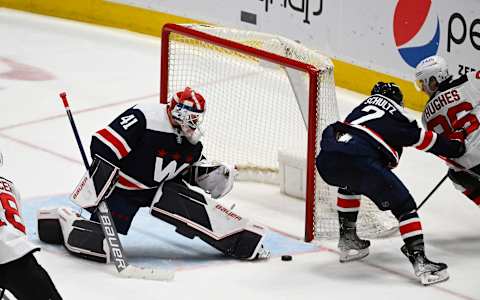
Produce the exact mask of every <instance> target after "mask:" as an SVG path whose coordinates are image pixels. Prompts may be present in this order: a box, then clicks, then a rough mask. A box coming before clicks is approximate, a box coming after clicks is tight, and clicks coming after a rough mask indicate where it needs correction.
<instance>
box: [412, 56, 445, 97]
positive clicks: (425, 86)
mask: <svg viewBox="0 0 480 300" xmlns="http://www.w3.org/2000/svg"><path fill="white" fill-rule="evenodd" d="M448 77H450V74H449V73H448V66H447V62H446V61H445V59H444V58H443V57H441V56H438V55H434V56H430V57H427V58H425V59H424V60H422V61H421V62H420V63H418V65H417V67H416V68H415V87H416V88H417V90H419V91H425V92H426V93H427V94H429V95H433V94H434V93H435V92H436V90H437V88H434V87H435V86H438V84H439V83H441V82H442V81H445V80H446V79H448ZM435 80H436V83H435V82H434V81H435Z"/></svg>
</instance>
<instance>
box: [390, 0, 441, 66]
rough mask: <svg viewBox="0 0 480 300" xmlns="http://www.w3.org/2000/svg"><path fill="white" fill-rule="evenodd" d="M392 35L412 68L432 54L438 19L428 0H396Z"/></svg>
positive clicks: (438, 38) (434, 52) (436, 45)
mask: <svg viewBox="0 0 480 300" xmlns="http://www.w3.org/2000/svg"><path fill="white" fill-rule="evenodd" d="M393 36H394V39H395V45H396V46H397V50H398V52H399V53H400V56H401V57H402V59H403V60H404V61H405V62H406V63H407V64H408V65H409V66H411V67H412V68H415V67H416V66H417V64H418V63H419V62H420V61H421V60H422V59H423V58H425V57H427V56H431V55H435V54H436V53H437V50H438V46H439V42H440V21H439V18H438V15H436V14H435V13H434V12H432V1H431V0H416V1H411V0H399V1H398V3H397V6H396V7H395V13H394V16H393Z"/></svg>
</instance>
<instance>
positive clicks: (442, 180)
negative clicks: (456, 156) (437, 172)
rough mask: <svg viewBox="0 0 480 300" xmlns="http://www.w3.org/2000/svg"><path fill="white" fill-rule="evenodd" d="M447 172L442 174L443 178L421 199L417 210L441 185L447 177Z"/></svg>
mask: <svg viewBox="0 0 480 300" xmlns="http://www.w3.org/2000/svg"><path fill="white" fill-rule="evenodd" d="M447 177H448V174H447V175H445V176H443V178H442V179H441V180H440V181H439V182H438V183H437V185H436V186H435V187H434V188H433V189H432V190H431V191H430V193H429V194H428V195H427V197H425V199H423V201H422V202H421V203H420V204H419V205H418V206H417V211H418V210H419V209H420V208H421V207H422V206H423V205H424V204H425V202H427V200H428V199H429V198H430V197H431V196H432V195H433V193H435V191H436V190H437V189H438V188H439V187H440V186H441V185H442V183H443V182H444V181H445V180H446V179H447Z"/></svg>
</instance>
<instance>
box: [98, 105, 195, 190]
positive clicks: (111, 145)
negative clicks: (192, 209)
mask: <svg viewBox="0 0 480 300" xmlns="http://www.w3.org/2000/svg"><path fill="white" fill-rule="evenodd" d="M166 109H167V105H165V104H157V103H152V104H141V105H136V106H134V107H132V108H130V109H128V110H126V111H125V112H124V113H122V114H121V115H120V116H118V117H117V118H116V119H115V120H113V121H112V122H111V123H110V124H109V125H108V126H107V127H105V128H103V129H101V130H99V131H97V132H96V133H95V134H94V135H93V137H92V143H91V145H90V150H91V154H92V157H93V156H94V155H99V156H101V157H103V158H105V159H106V160H108V161H110V162H111V163H113V164H114V165H116V166H118V167H119V168H120V177H119V180H118V183H117V185H116V187H117V188H120V189H123V190H130V191H138V190H147V191H148V190H150V191H154V189H155V188H156V187H158V186H159V184H160V183H161V182H163V181H164V180H172V179H176V178H181V177H182V174H183V173H185V171H186V169H187V168H188V167H189V166H191V165H192V164H193V163H195V162H197V161H199V160H200V159H201V158H202V149H203V146H202V143H201V142H198V143H196V144H192V143H190V142H189V141H188V140H187V139H186V138H185V137H184V136H183V134H182V133H181V131H179V130H178V129H177V128H174V127H173V126H172V125H171V123H170V121H169V119H168V115H167V112H166Z"/></svg>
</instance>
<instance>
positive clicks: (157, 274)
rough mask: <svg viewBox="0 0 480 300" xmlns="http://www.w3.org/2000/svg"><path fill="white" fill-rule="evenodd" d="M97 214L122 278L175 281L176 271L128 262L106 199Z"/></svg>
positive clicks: (101, 202)
mask: <svg viewBox="0 0 480 300" xmlns="http://www.w3.org/2000/svg"><path fill="white" fill-rule="evenodd" d="M60 98H61V99H62V102H63V106H64V107H65V111H66V113H67V115H68V120H69V121H70V125H71V126H72V130H73V133H74V135H75V139H76V141H77V145H78V148H79V149H80V153H81V155H82V159H83V163H84V165H85V168H86V169H87V171H88V170H89V163H88V160H87V156H86V154H85V150H84V148H83V145H82V141H81V140H80V136H79V134H78V130H77V126H76V125H75V121H74V120H73V116H72V112H71V111H70V106H69V104H68V100H67V94H66V93H65V92H63V93H61V94H60ZM96 213H97V215H98V219H99V220H100V225H101V227H102V230H103V233H104V235H105V240H106V241H107V244H108V248H109V249H110V255H111V258H112V259H111V260H113V262H114V264H115V267H116V268H117V271H118V274H119V275H120V276H122V277H130V278H141V279H150V280H172V279H173V277H174V275H175V273H174V271H170V270H160V269H147V268H139V267H135V266H133V265H130V264H129V263H128V261H127V257H126V255H125V252H124V251H123V247H122V244H121V242H120V238H119V237H118V233H117V229H116V228H115V223H114V222H113V218H112V215H111V214H110V210H109V209H108V206H107V204H106V203H105V201H104V199H102V200H101V201H100V203H99V205H98V208H97V210H96Z"/></svg>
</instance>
